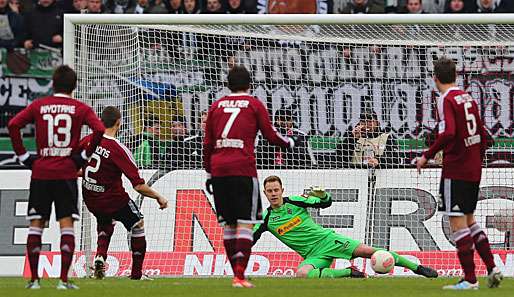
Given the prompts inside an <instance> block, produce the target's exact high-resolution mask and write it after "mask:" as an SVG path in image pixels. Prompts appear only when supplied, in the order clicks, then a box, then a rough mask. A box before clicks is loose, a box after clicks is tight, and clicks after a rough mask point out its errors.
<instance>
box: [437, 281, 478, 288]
mask: <svg viewBox="0 0 514 297" xmlns="http://www.w3.org/2000/svg"><path fill="white" fill-rule="evenodd" d="M478 288H479V286H478V281H477V282H476V283H474V284H472V283H470V282H468V281H466V280H464V279H461V280H460V281H459V282H458V283H457V284H455V285H448V286H444V287H443V290H457V291H459V290H478Z"/></svg>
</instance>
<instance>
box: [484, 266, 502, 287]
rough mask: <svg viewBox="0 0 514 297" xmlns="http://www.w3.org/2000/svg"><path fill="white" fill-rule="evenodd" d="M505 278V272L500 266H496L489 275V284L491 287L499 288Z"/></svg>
mask: <svg viewBox="0 0 514 297" xmlns="http://www.w3.org/2000/svg"><path fill="white" fill-rule="evenodd" d="M502 280H503V274H502V272H501V271H500V269H499V268H498V267H494V268H493V270H491V273H489V275H488V276H487V286H488V287H489V288H498V287H499V286H500V283H501V281H502Z"/></svg>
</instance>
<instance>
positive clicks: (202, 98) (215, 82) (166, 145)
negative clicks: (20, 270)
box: [65, 15, 514, 276]
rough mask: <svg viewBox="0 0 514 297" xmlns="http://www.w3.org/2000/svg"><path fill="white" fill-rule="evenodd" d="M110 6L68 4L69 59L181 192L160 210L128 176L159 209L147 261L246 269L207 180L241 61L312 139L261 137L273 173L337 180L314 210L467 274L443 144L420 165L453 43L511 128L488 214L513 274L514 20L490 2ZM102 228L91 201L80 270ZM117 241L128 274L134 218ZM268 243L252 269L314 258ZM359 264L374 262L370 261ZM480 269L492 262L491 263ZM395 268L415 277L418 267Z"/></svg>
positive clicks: (283, 272) (490, 177)
mask: <svg viewBox="0 0 514 297" xmlns="http://www.w3.org/2000/svg"><path fill="white" fill-rule="evenodd" d="M107 17H108V16H93V15H87V16H83V15H82V16H69V15H67V16H66V17H65V18H66V30H65V31H66V38H65V39H66V42H67V43H66V46H65V60H66V61H67V63H68V64H71V65H73V67H74V68H75V69H76V70H77V73H78V78H79V83H78V88H77V91H76V92H75V96H76V97H77V98H78V99H80V100H82V101H84V102H86V103H88V104H90V105H91V106H93V107H94V109H95V110H96V111H97V112H98V113H100V112H101V110H102V108H103V107H105V106H107V105H115V106H117V107H118V108H120V109H121V111H122V115H123V119H122V120H123V123H122V129H121V131H120V133H119V135H118V138H119V140H120V141H121V142H122V143H124V144H125V145H126V146H127V147H128V148H129V149H130V150H131V151H132V153H133V154H134V158H135V160H136V162H137V163H138V165H139V167H140V168H141V169H142V175H143V176H144V178H145V180H146V181H147V182H149V183H150V184H152V186H153V187H154V188H155V189H156V190H158V191H159V192H161V193H163V194H164V196H166V197H167V198H168V199H169V200H170V205H169V208H168V209H167V210H165V211H160V210H158V205H157V203H156V202H155V201H153V200H151V199H142V198H141V197H139V196H138V195H137V193H135V192H134V191H133V190H131V186H130V184H129V183H126V188H127V190H128V191H129V193H130V195H131V197H132V198H133V199H134V200H136V201H137V202H138V203H139V205H141V211H142V213H143V214H144V216H145V230H146V236H147V237H146V238H147V254H146V260H145V264H144V270H145V273H147V274H150V275H161V276H212V275H214V276H223V275H230V274H232V271H231V268H230V264H229V262H228V261H227V259H226V257H225V254H224V249H223V241H222V237H223V232H222V229H221V227H220V226H219V225H218V224H217V222H216V215H215V212H214V202H213V197H212V196H211V195H209V194H207V193H206V192H205V191H204V182H205V177H206V175H205V172H204V171H203V169H202V163H201V158H202V151H201V146H202V144H201V143H202V140H203V136H202V114H203V113H204V112H205V111H206V110H207V109H208V108H209V106H210V104H212V103H213V102H214V100H216V99H218V98H220V97H222V96H223V95H226V94H229V90H228V89H227V88H226V87H225V82H226V76H227V73H228V71H229V69H230V68H231V67H232V66H233V65H235V64H242V65H245V66H246V67H247V69H248V70H249V71H250V72H251V76H252V79H253V81H252V87H251V94H252V95H254V96H256V97H257V98H259V99H260V100H261V101H262V102H263V103H264V104H265V106H266V107H267V108H268V111H269V114H270V117H271V119H272V121H273V123H274V125H275V126H276V127H277V129H279V130H280V131H282V133H284V134H288V135H291V134H292V135H296V136H298V137H299V138H300V139H301V141H300V142H299V145H298V147H297V148H296V149H295V150H293V151H283V150H280V149H277V148H274V147H272V146H270V145H269V144H268V143H267V142H266V140H264V139H262V137H258V138H257V139H256V155H257V165H258V169H259V179H260V181H261V182H262V180H264V178H265V177H267V176H268V175H271V174H274V175H278V176H280V177H281V178H282V180H283V182H284V188H285V195H298V194H302V193H304V192H305V191H306V189H308V188H309V186H311V185H322V186H324V187H325V188H326V189H327V190H328V191H329V192H331V193H332V195H333V196H332V197H333V203H332V205H331V206H330V207H329V208H326V209H312V210H311V214H312V216H313V217H314V219H315V220H316V222H318V223H319V224H321V225H323V226H324V227H326V228H332V229H333V230H335V231H336V232H338V233H341V234H343V235H346V236H350V237H352V238H354V239H357V240H360V241H361V242H363V243H366V244H369V245H372V246H375V247H382V248H387V249H391V250H396V251H399V252H400V254H403V255H406V256H407V257H409V258H410V259H412V260H413V261H419V262H421V263H423V264H426V265H430V266H433V267H434V268H436V269H437V270H438V271H439V272H440V273H441V274H442V275H460V273H461V271H460V266H459V264H458V261H457V257H456V255H455V247H454V243H453V242H452V241H451V239H450V238H451V237H450V230H449V229H448V227H447V226H448V218H447V217H446V216H444V215H442V214H440V213H438V212H437V211H436V209H437V196H438V190H439V179H440V172H441V170H440V164H441V160H442V159H441V158H442V156H441V155H438V156H437V157H436V158H435V160H433V161H431V163H430V166H429V168H427V169H426V170H424V171H423V172H422V174H421V175H418V173H417V172H416V170H415V165H414V164H415V158H416V157H417V156H420V154H421V153H422V152H423V150H425V149H426V147H427V145H429V144H430V143H431V141H433V135H435V133H436V131H435V130H434V128H435V127H436V124H437V121H438V118H437V108H436V104H435V102H436V98H437V96H438V95H439V94H438V92H437V90H436V88H435V85H434V83H433V79H432V70H433V62H434V61H435V60H436V59H437V58H438V57H441V56H446V57H450V58H452V59H454V60H455V61H456V63H457V71H458V81H457V82H458V85H459V86H460V87H461V88H463V89H464V90H466V91H468V92H469V93H470V94H471V96H472V97H473V98H474V99H475V100H476V102H477V103H478V105H479V106H480V112H481V115H482V117H483V119H484V122H485V125H486V127H487V128H488V129H489V131H490V132H491V134H492V135H493V136H494V138H495V140H496V143H495V145H494V146H493V147H491V148H490V149H489V150H488V152H487V159H486V161H485V163H484V164H483V166H484V170H483V178H482V183H481V190H480V201H479V202H478V206H477V211H476V218H477V221H478V224H479V225H480V226H481V227H482V228H483V229H484V230H485V231H486V233H487V235H488V236H489V240H490V242H491V244H492V247H493V250H494V251H493V252H494V257H495V261H496V263H497V265H498V266H499V267H500V268H501V269H502V270H504V273H505V274H506V275H510V276H513V274H514V271H513V268H512V267H514V264H513V261H514V255H513V251H512V245H513V242H514V240H513V238H512V235H511V234H510V232H509V231H511V230H512V228H513V226H512V216H513V209H514V174H513V172H514V169H513V168H512V166H511V165H512V163H513V137H514V124H513V113H514V110H513V106H514V102H513V98H514V97H513V95H512V94H513V93H514V78H513V76H512V72H513V71H514V25H512V24H505V23H501V22H505V20H502V19H501V18H499V17H497V16H495V17H494V18H489V16H476V15H473V17H467V18H465V17H466V16H462V17H461V16H453V15H452V16H442V17H441V16H437V18H436V16H416V18H409V17H407V16H388V17H386V16H381V17H380V18H382V21H381V20H380V19H379V18H376V17H375V18H372V17H369V19H366V18H365V17H353V18H351V17H344V16H338V17H335V16H298V17H297V18H298V19H295V18H294V16H285V17H283V18H280V17H279V16H246V15H245V16H243V15H241V16H223V17H212V16H197V17H193V18H191V17H189V16H187V17H188V18H182V17H181V16H178V17H176V16H173V17H171V16H166V18H164V17H163V16H148V15H145V16H126V15H125V16H121V17H119V18H118V17H117V18H111V19H109V18H107ZM488 18H489V19H488ZM366 20H369V23H366V22H367V21H366ZM464 20H469V21H475V22H478V23H476V24H466V23H463V22H464ZM174 21H175V22H176V23H175V24H174V23H173V22H174ZM116 22H117V23H116ZM409 22H410V23H409ZM180 23H182V24H180ZM243 23H245V25H242V24H243ZM436 23H439V24H436ZM458 23H460V24H458ZM261 190H262V184H261ZM261 198H262V201H263V205H264V207H267V206H268V205H269V203H268V202H267V200H266V197H265V196H264V195H262V194H261ZM509 211H510V212H509ZM509 219H510V220H511V221H509ZM96 240H97V235H96V220H95V218H94V217H92V216H91V215H90V214H89V213H88V211H87V209H86V208H85V207H83V208H82V220H81V225H80V242H79V247H80V252H79V253H78V255H77V261H76V264H75V273H76V274H77V275H78V276H84V275H86V274H87V270H88V268H87V267H88V266H89V265H90V263H91V261H92V257H93V256H94V254H95V251H96ZM109 251H110V253H109V258H108V260H107V263H108V270H107V275H108V276H122V275H127V274H128V272H129V270H130V265H131V256H130V251H129V245H128V244H127V232H126V230H125V229H124V228H123V225H121V224H117V225H116V229H115V234H114V236H113V238H112V241H111V245H110V249H109ZM253 252H254V253H253V255H252V257H251V258H250V263H249V265H248V270H247V272H248V274H249V275H260V276H266V275H267V276H288V275H294V273H295V271H296V268H297V266H298V264H299V263H300V262H301V260H302V259H301V258H300V257H299V256H298V255H296V254H295V253H294V252H293V251H291V250H290V249H288V248H287V247H286V246H285V245H283V244H282V243H281V242H280V241H279V240H277V239H276V238H274V237H273V236H272V235H271V234H270V233H269V232H268V233H265V234H264V235H263V237H262V238H261V239H260V241H259V242H258V243H257V244H256V245H255V246H254V248H253ZM477 259H478V258H477ZM477 263H479V262H477ZM509 263H510V264H509ZM351 264H353V265H355V266H357V267H358V268H360V269H363V270H365V271H366V272H367V273H369V274H373V272H372V270H371V268H370V265H369V262H367V261H363V260H362V259H356V260H354V261H352V262H351ZM334 265H335V267H338V268H341V267H345V266H348V265H350V262H349V261H347V260H342V259H339V260H337V261H335V262H334ZM478 269H479V273H480V274H483V273H485V267H484V266H483V265H482V264H480V265H478ZM393 274H394V275H413V274H412V273H411V272H409V271H407V270H405V269H403V268H396V269H395V270H394V272H393Z"/></svg>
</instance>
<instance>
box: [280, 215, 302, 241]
mask: <svg viewBox="0 0 514 297" xmlns="http://www.w3.org/2000/svg"><path fill="white" fill-rule="evenodd" d="M301 223H302V219H301V218H300V217H299V216H296V217H294V218H292V219H291V220H289V221H288V222H287V223H285V224H283V225H282V226H280V227H278V228H277V229H276V232H277V233H278V235H280V236H282V235H284V234H286V233H287V232H289V231H291V230H293V229H294V228H295V227H296V226H298V225H300V224H301Z"/></svg>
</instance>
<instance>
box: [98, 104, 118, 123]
mask: <svg viewBox="0 0 514 297" xmlns="http://www.w3.org/2000/svg"><path fill="white" fill-rule="evenodd" d="M119 119H121V112H120V110H119V109H118V108H117V107H115V106H106V107H105V108H104V110H103V111H102V122H103V123H104V126H105V128H112V127H114V124H116V121H118V120H119Z"/></svg>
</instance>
